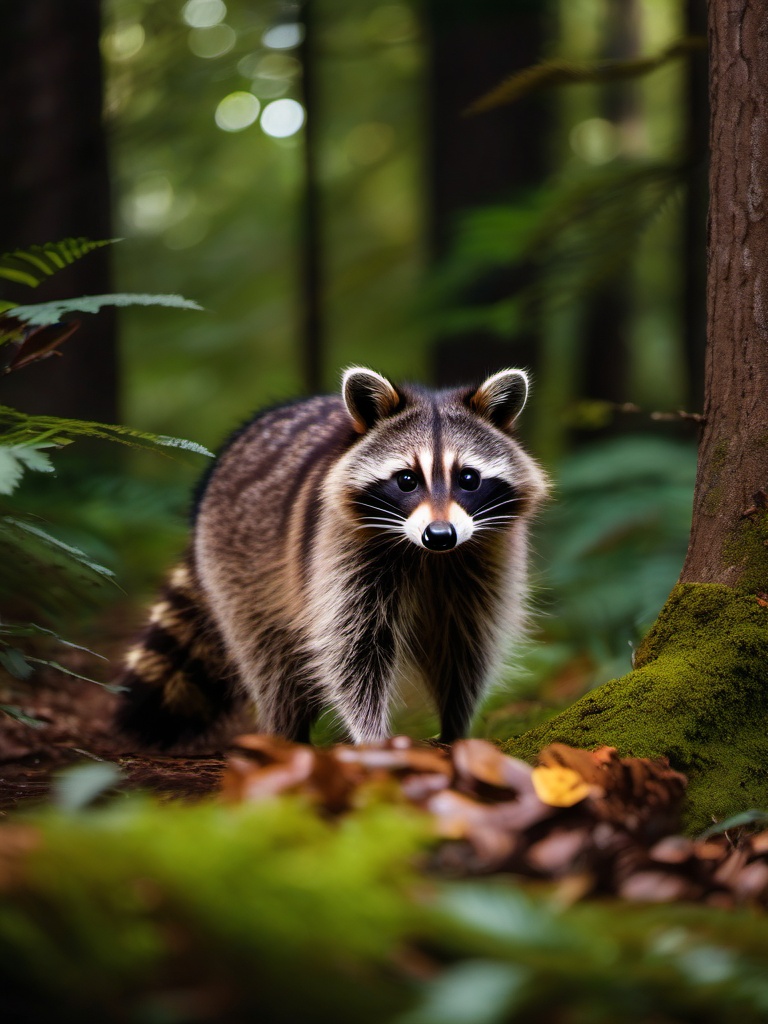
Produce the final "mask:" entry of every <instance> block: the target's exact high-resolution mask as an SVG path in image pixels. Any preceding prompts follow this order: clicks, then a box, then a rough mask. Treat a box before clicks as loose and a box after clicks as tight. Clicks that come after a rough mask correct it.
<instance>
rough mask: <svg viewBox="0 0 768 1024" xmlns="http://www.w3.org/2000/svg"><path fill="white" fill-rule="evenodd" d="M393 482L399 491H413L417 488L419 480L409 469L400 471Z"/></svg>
mask: <svg viewBox="0 0 768 1024" xmlns="http://www.w3.org/2000/svg"><path fill="white" fill-rule="evenodd" d="M395 480H396V481H397V486H398V487H399V488H400V490H401V491H415V490H416V488H417V487H418V486H419V478H418V477H417V476H416V474H415V473H413V472H411V470H410V469H401V470H400V472H399V473H398V474H397V476H396V477H395Z"/></svg>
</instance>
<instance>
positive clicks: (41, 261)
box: [0, 238, 120, 311]
mask: <svg viewBox="0 0 768 1024" xmlns="http://www.w3.org/2000/svg"><path fill="white" fill-rule="evenodd" d="M119 241H120V239H119V238H107V239H104V240H102V241H92V240H91V239H90V238H65V239H63V240H62V241H61V242H46V243H45V245H30V246H29V247H28V248H26V249H14V251H13V252H6V253H3V254H2V255H0V278H4V279H5V280H6V281H13V282H14V283H15V284H24V285H27V286H28V287H29V288H37V286H38V285H39V284H40V283H41V282H42V281H44V280H45V279H46V278H47V277H51V276H52V275H53V274H55V273H56V272H57V271H59V270H63V269H64V267H68V266H70V265H71V264H72V263H76V262H77V260H79V259H82V258H83V256H87V255H88V253H89V252H93V250H94V249H101V248H103V247H104V246H105V245H112V243H113V242H119ZM6 308H7V307H6ZM0 311H1V310H0Z"/></svg>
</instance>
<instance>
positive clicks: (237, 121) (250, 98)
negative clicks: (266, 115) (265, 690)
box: [214, 92, 261, 132]
mask: <svg viewBox="0 0 768 1024" xmlns="http://www.w3.org/2000/svg"><path fill="white" fill-rule="evenodd" d="M260 110H261V104H260V103H259V101H258V100H257V99H256V97H255V96H254V95H253V93H250V92H231V93H230V94H229V95H228V96H225V97H224V99H223V100H222V101H221V103H219V105H218V107H216V114H215V115H214V118H215V121H216V124H217V125H218V126H219V128H221V130H222V131H224V132H241V131H243V129H244V128H248V127H249V126H250V125H252V124H253V122H254V121H255V120H256V118H257V117H258V116H259V111H260Z"/></svg>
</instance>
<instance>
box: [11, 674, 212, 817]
mask: <svg viewBox="0 0 768 1024" xmlns="http://www.w3.org/2000/svg"><path fill="white" fill-rule="evenodd" d="M61 660H62V661H63V660H64V659H61ZM67 661H68V663H70V664H71V661H72V659H71V658H68V659H67ZM92 667H93V666H92V664H89V665H87V666H84V667H82V669H81V670H82V671H83V672H84V673H85V672H87V671H89V670H92ZM117 699H118V698H117V697H116V695H115V694H113V693H111V692H109V691H108V690H107V689H105V688H104V687H102V686H98V685H96V684H94V683H89V682H85V681H83V680H79V679H74V678H72V677H70V676H66V675H64V674H63V673H61V672H57V671H55V670H53V669H44V670H42V671H41V672H40V673H39V674H38V675H37V677H36V678H35V680H34V683H33V684H18V685H17V686H14V688H13V689H12V690H11V691H10V692H8V691H6V692H4V693H3V695H2V699H1V700H0V703H9V704H13V705H15V706H17V707H20V708H21V710H22V711H23V712H24V713H25V714H26V715H29V716H30V717H32V718H35V719H39V720H40V721H41V722H42V725H40V726H37V727H33V726H29V725H25V724H24V723H22V722H19V721H16V720H14V719H12V718H9V717H8V716H7V715H5V714H0V820H2V819H4V818H6V817H7V816H8V814H9V812H13V810H15V809H17V808H19V807H21V806H23V805H29V804H31V803H34V802H40V801H44V800H45V799H46V798H47V796H48V794H49V792H50V788H51V783H52V781H53V778H54V777H55V775H56V773H57V772H59V771H61V770H62V769H63V768H65V767H67V766H68V765H73V764H77V763H82V762H87V761H89V760H96V761H109V762H112V763H113V764H116V765H117V766H118V767H119V768H120V770H121V771H122V773H123V775H124V782H123V788H126V789H145V790H152V791H154V792H157V793H160V794H163V795H167V796H169V797H183V798H194V797H200V796H204V795H206V794H208V793H212V792H214V791H215V790H216V789H217V788H218V786H219V782H220V779H221V774H222V771H223V768H224V760H223V755H222V753H221V751H211V752H203V753H201V754H198V755H197V756H167V757H163V756H149V755H147V754H146V753H143V752H140V751H137V750H132V749H131V748H130V744H129V743H128V742H127V741H126V740H124V739H123V738H121V737H120V736H118V735H117V734H116V732H115V729H114V727H113V722H112V719H113V714H114V710H115V706H116V703H117Z"/></svg>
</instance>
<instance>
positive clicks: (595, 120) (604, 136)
mask: <svg viewBox="0 0 768 1024" xmlns="http://www.w3.org/2000/svg"><path fill="white" fill-rule="evenodd" d="M568 142H569V143H570V146H571V149H572V150H573V152H574V153H575V154H576V156H578V157H580V158H581V159H582V160H584V161H585V163H588V164H592V165H594V166H598V165H600V164H607V163H609V162H610V161H611V160H613V159H614V157H616V156H618V154H619V151H620V150H621V137H620V135H619V132H618V129H617V128H616V125H615V124H613V123H612V122H611V121H606V119H605V118H604V117H590V118H587V120H586V121H581V122H580V123H579V124H577V125H575V126H574V127H573V128H572V129H571V132H570V134H569V136H568Z"/></svg>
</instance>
